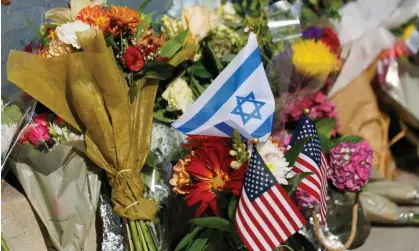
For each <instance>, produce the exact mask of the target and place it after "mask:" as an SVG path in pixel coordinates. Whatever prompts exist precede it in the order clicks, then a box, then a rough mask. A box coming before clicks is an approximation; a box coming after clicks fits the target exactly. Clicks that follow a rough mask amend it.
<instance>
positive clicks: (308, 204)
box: [295, 188, 319, 210]
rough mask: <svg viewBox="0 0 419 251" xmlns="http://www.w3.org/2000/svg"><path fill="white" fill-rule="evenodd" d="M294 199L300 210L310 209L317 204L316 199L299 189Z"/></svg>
mask: <svg viewBox="0 0 419 251" xmlns="http://www.w3.org/2000/svg"><path fill="white" fill-rule="evenodd" d="M295 199H296V204H297V207H298V208H299V209H300V210H306V209H312V208H314V207H315V206H317V205H318V204H319V201H318V200H317V199H316V198H314V197H313V196H312V195H311V194H309V193H307V192H306V191H303V190H301V189H300V188H297V191H295Z"/></svg>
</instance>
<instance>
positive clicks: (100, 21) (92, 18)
mask: <svg viewBox="0 0 419 251" xmlns="http://www.w3.org/2000/svg"><path fill="white" fill-rule="evenodd" d="M77 20H80V21H82V22H83V23H85V24H88V25H90V26H92V27H95V28H98V29H100V30H102V31H103V32H106V31H107V30H108V29H109V25H110V23H111V18H110V16H109V14H108V12H107V11H106V10H105V7H103V5H95V6H86V7H85V8H83V9H82V10H81V11H80V12H79V14H78V16H77Z"/></svg>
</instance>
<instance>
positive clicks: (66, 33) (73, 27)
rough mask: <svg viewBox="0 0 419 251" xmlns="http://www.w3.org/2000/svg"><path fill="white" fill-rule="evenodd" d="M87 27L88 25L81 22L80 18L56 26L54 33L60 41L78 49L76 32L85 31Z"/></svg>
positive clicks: (88, 27)
mask: <svg viewBox="0 0 419 251" xmlns="http://www.w3.org/2000/svg"><path fill="white" fill-rule="evenodd" d="M88 29H90V26H89V25H87V24H85V23H83V22H82V21H80V20H77V21H74V22H71V23H66V24H63V25H61V26H58V27H57V29H55V33H56V34H57V37H58V39H59V40H60V41H61V42H63V43H65V44H71V45H72V46H73V47H74V48H77V49H80V48H81V46H80V43H79V41H78V39H77V35H76V32H80V31H85V30H88Z"/></svg>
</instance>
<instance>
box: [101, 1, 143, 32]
mask: <svg viewBox="0 0 419 251" xmlns="http://www.w3.org/2000/svg"><path fill="white" fill-rule="evenodd" d="M109 15H110V17H111V26H110V32H112V34H114V35H115V36H116V35H119V32H120V31H122V32H123V33H125V32H129V33H135V29H136V28H137V26H138V25H140V24H141V20H140V17H139V15H138V12H137V10H135V9H130V8H128V7H126V6H112V7H111V8H110V9H109Z"/></svg>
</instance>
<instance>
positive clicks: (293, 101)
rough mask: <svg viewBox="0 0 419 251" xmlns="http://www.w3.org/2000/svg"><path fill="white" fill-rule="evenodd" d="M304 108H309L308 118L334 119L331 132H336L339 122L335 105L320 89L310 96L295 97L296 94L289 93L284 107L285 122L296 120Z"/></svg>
mask: <svg viewBox="0 0 419 251" xmlns="http://www.w3.org/2000/svg"><path fill="white" fill-rule="evenodd" d="M305 108H309V109H310V118H312V119H320V118H334V119H336V126H335V129H334V131H333V134H335V133H336V132H337V129H338V128H339V123H338V120H337V112H336V105H335V104H334V103H333V102H331V101H330V100H329V99H328V98H327V96H326V95H325V94H324V93H323V92H321V91H317V92H315V93H314V94H313V95H311V96H302V97H297V96H296V95H290V96H289V102H287V105H286V107H285V123H287V122H293V121H297V120H298V119H299V118H300V117H301V115H302V114H303V112H304V109H305Z"/></svg>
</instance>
